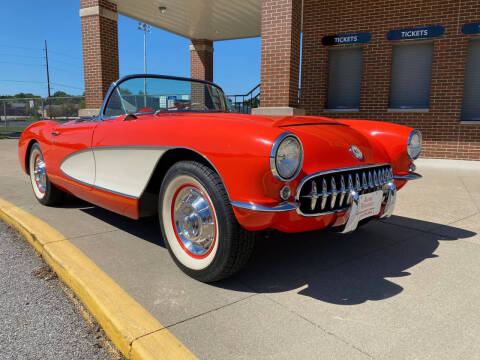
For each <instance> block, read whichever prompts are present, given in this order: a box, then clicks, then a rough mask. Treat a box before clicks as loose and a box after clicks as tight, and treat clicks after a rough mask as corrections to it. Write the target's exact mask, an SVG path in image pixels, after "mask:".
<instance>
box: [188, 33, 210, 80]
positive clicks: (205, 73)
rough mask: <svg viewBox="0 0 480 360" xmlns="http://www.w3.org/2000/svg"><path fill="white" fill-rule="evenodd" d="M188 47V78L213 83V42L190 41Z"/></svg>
mask: <svg viewBox="0 0 480 360" xmlns="http://www.w3.org/2000/svg"><path fill="white" fill-rule="evenodd" d="M191 44H192V45H191V47H190V77H192V78H194V79H201V80H208V81H213V42H212V40H206V39H192V40H191Z"/></svg>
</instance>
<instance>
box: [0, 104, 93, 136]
mask: <svg viewBox="0 0 480 360" xmlns="http://www.w3.org/2000/svg"><path fill="white" fill-rule="evenodd" d="M83 108H85V98H84V97H83V96H64V97H49V98H41V97H34V98H3V99H0V131H2V132H5V131H11V132H20V131H23V129H25V128H26V127H27V126H29V125H30V124H31V123H33V122H36V121H40V120H44V119H51V120H55V121H60V122H65V121H69V120H72V119H75V118H78V111H79V109H83Z"/></svg>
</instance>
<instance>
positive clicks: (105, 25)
mask: <svg viewBox="0 0 480 360" xmlns="http://www.w3.org/2000/svg"><path fill="white" fill-rule="evenodd" d="M94 6H100V7H102V8H105V9H107V10H110V11H113V12H116V11H117V6H116V5H115V4H113V3H111V2H109V1H106V0H80V9H84V8H90V7H94ZM81 20H82V46H83V68H84V78H85V103H86V108H87V109H99V108H100V107H101V105H102V102H103V98H104V96H105V94H106V92H107V90H108V88H109V86H110V84H111V83H112V82H113V81H115V80H117V79H118V77H119V70H118V30H117V21H116V20H112V19H109V18H107V17H104V16H101V15H90V16H83V17H82V18H81Z"/></svg>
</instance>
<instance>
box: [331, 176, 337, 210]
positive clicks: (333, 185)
mask: <svg viewBox="0 0 480 360" xmlns="http://www.w3.org/2000/svg"><path fill="white" fill-rule="evenodd" d="M330 188H331V192H332V199H331V200H330V208H331V209H333V208H334V207H335V201H336V200H337V193H338V192H337V183H336V182H335V177H333V176H332V178H331V180H330Z"/></svg>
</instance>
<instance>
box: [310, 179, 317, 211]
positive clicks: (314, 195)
mask: <svg viewBox="0 0 480 360" xmlns="http://www.w3.org/2000/svg"><path fill="white" fill-rule="evenodd" d="M310 196H311V197H312V200H311V202H310V209H312V210H314V209H315V206H317V200H318V193H317V182H316V181H315V180H314V181H312V191H311V192H310Z"/></svg>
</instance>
